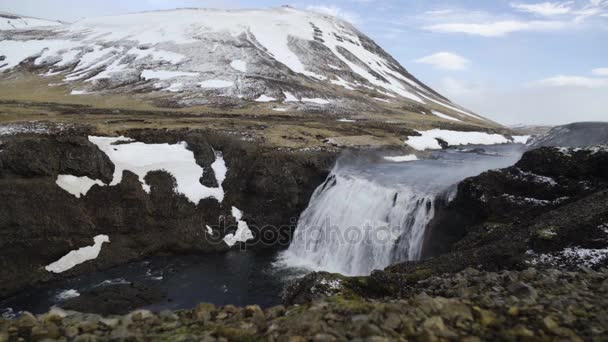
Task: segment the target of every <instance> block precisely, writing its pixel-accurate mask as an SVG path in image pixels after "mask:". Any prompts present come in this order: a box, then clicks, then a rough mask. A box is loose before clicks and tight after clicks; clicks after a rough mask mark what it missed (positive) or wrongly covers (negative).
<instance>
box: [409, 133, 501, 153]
mask: <svg viewBox="0 0 608 342" xmlns="http://www.w3.org/2000/svg"><path fill="white" fill-rule="evenodd" d="M417 132H418V133H420V134H421V135H420V136H417V137H409V138H408V140H407V141H406V142H405V143H406V144H408V145H410V146H411V147H413V148H415V149H416V150H419V151H423V150H440V149H441V145H439V142H438V141H437V139H442V140H444V141H446V142H447V143H448V144H449V145H450V146H457V145H496V144H507V143H510V141H509V140H508V139H507V138H505V137H504V136H503V135H500V134H489V133H485V132H460V131H449V130H442V129H432V130H429V131H417Z"/></svg>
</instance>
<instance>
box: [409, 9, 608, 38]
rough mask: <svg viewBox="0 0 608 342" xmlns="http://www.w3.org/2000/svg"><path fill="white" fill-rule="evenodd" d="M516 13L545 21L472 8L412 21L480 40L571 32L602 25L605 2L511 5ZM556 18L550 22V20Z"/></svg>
mask: <svg viewBox="0 0 608 342" xmlns="http://www.w3.org/2000/svg"><path fill="white" fill-rule="evenodd" d="M511 6H512V7H513V8H514V9H516V10H517V11H520V12H526V13H531V14H535V15H537V16H541V17H545V18H547V19H542V20H541V19H534V20H531V19H529V18H528V17H527V16H523V15H520V14H517V13H499V12H496V13H490V12H484V11H475V10H472V9H439V10H433V11H427V12H425V13H424V14H423V15H419V16H416V17H415V19H417V20H419V21H421V22H422V25H420V26H422V29H424V30H428V31H433V32H439V33H465V34H469V35H477V36H482V37H501V36H506V35H508V34H511V33H515V32H546V31H558V30H565V29H574V28H577V27H581V26H582V25H583V24H586V25H587V26H588V27H593V26H595V25H598V24H600V25H601V24H602V20H595V21H594V20H593V19H599V18H601V17H604V16H606V15H608V13H607V11H608V0H588V1H587V0H586V1H561V2H549V1H546V2H541V3H531V4H526V3H521V2H517V3H511ZM555 17H557V18H559V19H550V18H555Z"/></svg>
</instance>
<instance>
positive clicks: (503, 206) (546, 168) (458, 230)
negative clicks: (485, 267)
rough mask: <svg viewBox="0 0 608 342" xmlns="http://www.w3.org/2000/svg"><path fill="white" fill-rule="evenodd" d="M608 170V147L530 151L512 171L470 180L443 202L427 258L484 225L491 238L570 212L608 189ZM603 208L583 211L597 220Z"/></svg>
mask: <svg viewBox="0 0 608 342" xmlns="http://www.w3.org/2000/svg"><path fill="white" fill-rule="evenodd" d="M607 168H608V149H607V148H604V147H597V148H588V149H570V150H569V149H557V148H549V147H544V148H540V149H537V150H533V151H529V152H526V153H525V154H524V155H523V156H522V158H521V160H520V161H519V162H518V163H517V164H515V165H514V166H513V167H509V168H506V169H502V170H492V171H488V172H485V173H483V174H481V175H479V176H477V177H472V178H469V179H466V180H464V181H463V182H461V183H460V184H459V185H458V194H457V196H456V197H455V199H454V200H453V201H452V202H450V203H449V204H445V203H444V205H443V206H442V207H443V209H441V210H438V214H437V216H436V217H435V219H434V220H433V221H432V222H431V223H430V225H429V228H428V229H427V233H426V236H425V245H424V248H423V249H424V252H423V254H424V257H431V256H437V255H440V254H442V253H445V252H447V251H449V249H450V247H451V246H452V245H453V244H454V243H456V242H458V241H460V240H461V239H463V238H464V237H465V235H467V234H469V233H471V232H472V231H473V230H474V229H475V228H479V227H478V225H479V224H482V223H483V222H486V224H485V228H482V230H485V231H486V233H484V235H486V236H491V235H493V234H494V235H496V234H498V233H497V232H498V231H501V230H504V229H507V230H508V229H513V228H510V227H507V226H510V225H514V226H517V227H522V226H524V225H525V224H526V223H527V222H531V221H532V220H533V219H534V218H536V217H537V216H538V215H540V214H543V213H548V212H552V210H554V209H556V208H568V207H567V204H569V203H574V202H576V201H579V200H581V199H583V198H585V197H586V196H590V195H591V194H593V193H595V192H598V191H600V190H602V189H606V188H608V169H607ZM600 202H601V201H600ZM440 204H441V203H440ZM599 209H600V210H599V211H596V210H592V209H591V208H587V209H585V208H582V212H584V213H586V214H588V216H594V215H595V214H597V213H600V212H602V210H601V208H599ZM560 210H565V209H560ZM560 210H556V211H555V212H559V211H560ZM573 214H575V213H573ZM492 232H493V233H492Z"/></svg>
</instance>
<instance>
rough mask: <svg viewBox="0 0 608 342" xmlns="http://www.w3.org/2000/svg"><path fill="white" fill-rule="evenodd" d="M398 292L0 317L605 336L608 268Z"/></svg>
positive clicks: (1, 335)
mask: <svg viewBox="0 0 608 342" xmlns="http://www.w3.org/2000/svg"><path fill="white" fill-rule="evenodd" d="M399 290H400V291H398V292H397V293H395V296H393V297H392V298H384V299H382V300H369V299H364V298H361V297H359V296H356V295H352V296H349V295H340V296H335V297H330V298H325V299H322V300H320V301H315V302H313V303H307V304H303V305H294V306H289V307H284V306H278V307H273V308H270V309H267V310H265V311H263V310H261V309H260V308H259V307H257V306H249V307H245V308H236V307H233V306H226V307H215V306H213V305H210V304H201V305H199V306H198V307H197V308H196V309H194V310H188V311H180V312H176V313H173V312H170V311H166V312H161V313H159V314H153V313H150V312H147V311H137V312H134V313H132V314H129V315H126V316H111V317H101V316H97V315H88V314H80V313H70V312H65V311H62V310H54V311H51V312H50V313H48V314H45V315H41V316H34V315H32V314H29V313H24V314H22V315H21V317H20V318H19V319H17V320H14V321H8V320H4V321H2V320H0V341H2V342H4V341H18V340H26V341H43V340H47V341H54V340H57V341H149V340H160V341H256V340H265V341H294V342H295V341H346V340H355V341H406V340H420V341H439V340H448V341H480V340H488V341H492V340H505V341H521V340H526V341H555V340H564V341H565V340H568V341H582V340H593V341H601V340H606V336H607V335H606V334H608V269H601V270H599V271H593V270H591V269H581V270H579V271H578V272H566V271H559V270H551V269H547V270H537V269H533V268H530V269H526V270H523V271H502V272H481V271H478V270H476V269H472V268H469V269H466V270H464V271H462V272H460V273H456V274H452V275H442V276H433V277H430V278H427V279H426V280H423V281H418V282H415V283H410V284H407V285H405V284H404V286H403V287H402V288H400V289H399Z"/></svg>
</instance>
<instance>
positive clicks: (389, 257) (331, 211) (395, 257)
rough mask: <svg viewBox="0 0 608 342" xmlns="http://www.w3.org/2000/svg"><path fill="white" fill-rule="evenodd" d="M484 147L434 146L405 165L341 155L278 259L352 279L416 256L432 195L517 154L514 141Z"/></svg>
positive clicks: (515, 158)
mask: <svg viewBox="0 0 608 342" xmlns="http://www.w3.org/2000/svg"><path fill="white" fill-rule="evenodd" d="M483 149H484V150H485V152H480V151H478V152H479V153H474V152H473V149H472V147H467V148H466V149H459V150H446V151H439V152H435V153H433V154H432V156H431V157H430V158H429V159H425V160H419V161H413V162H405V163H394V162H389V161H384V160H382V158H369V157H361V158H356V157H352V156H349V157H345V158H341V160H340V161H339V162H338V163H337V165H336V166H335V168H334V170H333V171H332V172H331V174H330V175H329V177H328V178H327V180H326V181H325V182H324V183H323V184H322V185H321V186H319V188H318V189H317V190H316V191H315V193H314V194H313V196H312V198H311V201H310V204H309V206H308V208H307V209H306V210H305V211H304V212H303V213H302V215H301V217H300V220H299V222H298V227H297V229H296V231H295V235H294V239H293V241H292V243H291V245H290V247H289V249H288V250H287V251H285V252H284V253H283V254H282V255H281V256H280V263H281V264H283V265H286V266H289V267H301V268H305V269H312V270H322V271H328V272H335V273H341V274H344V275H351V276H355V275H367V274H370V273H371V271H373V270H375V269H382V268H384V267H386V266H388V265H390V264H392V263H394V262H399V261H406V260H417V259H419V258H420V255H421V253H422V249H421V248H422V241H423V238H424V232H425V229H426V226H427V225H428V223H429V222H430V221H431V220H432V219H433V217H434V215H435V199H437V197H438V196H454V195H455V190H456V187H455V185H456V184H457V183H458V182H460V181H462V180H463V179H465V178H467V177H471V176H475V175H478V174H480V173H482V172H485V171H487V170H490V169H496V168H503V167H507V166H511V165H513V164H514V163H515V162H517V161H518V160H519V158H520V157H521V155H522V153H523V146H521V145H501V146H484V147H483Z"/></svg>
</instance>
